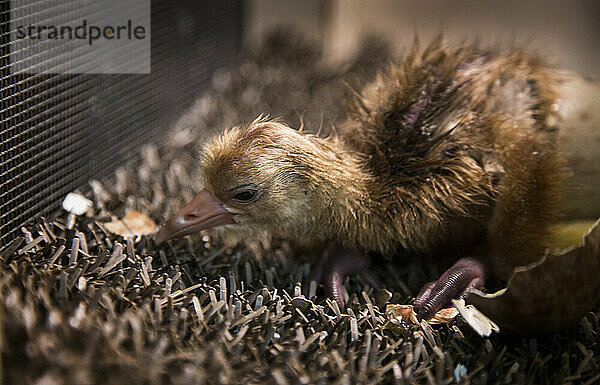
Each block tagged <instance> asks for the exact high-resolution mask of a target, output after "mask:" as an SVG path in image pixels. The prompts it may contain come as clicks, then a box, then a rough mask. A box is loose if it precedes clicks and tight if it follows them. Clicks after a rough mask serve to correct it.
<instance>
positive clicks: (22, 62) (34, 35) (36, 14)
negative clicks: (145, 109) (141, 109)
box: [9, 0, 152, 74]
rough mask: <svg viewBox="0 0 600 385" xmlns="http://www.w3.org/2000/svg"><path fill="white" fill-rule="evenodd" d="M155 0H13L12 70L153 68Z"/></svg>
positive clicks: (68, 71) (131, 71)
mask: <svg viewBox="0 0 600 385" xmlns="http://www.w3.org/2000/svg"><path fill="white" fill-rule="evenodd" d="M150 3H151V1H150V0H68V1H65V0H43V1H40V0H19V1H13V2H11V10H10V37H9V39H10V45H9V49H10V58H9V60H10V71H11V73H13V74H148V73H150V69H151V68H150V67H151V60H150V50H151V37H152V36H151V35H152V34H151V27H150V25H151V24H150V8H151V7H150Z"/></svg>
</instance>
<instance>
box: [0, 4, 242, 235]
mask: <svg viewBox="0 0 600 385" xmlns="http://www.w3.org/2000/svg"><path fill="white" fill-rule="evenodd" d="M40 3H43V1H40ZM0 5H1V7H2V8H1V17H2V18H1V20H0V25H1V38H2V40H1V49H2V57H1V60H2V61H1V72H0V76H1V80H0V81H1V89H2V94H1V102H0V119H1V123H0V183H1V189H0V207H1V208H2V212H1V220H0V237H1V238H0V240H1V243H0V244H3V243H6V242H7V241H9V240H10V239H12V238H14V236H16V235H17V234H19V233H20V227H21V226H22V225H23V224H24V223H26V222H27V221H29V220H31V219H34V218H36V217H39V216H47V215H49V214H51V213H52V212H53V211H55V210H56V209H57V208H58V207H59V205H60V202H61V200H62V198H63V197H64V196H65V195H66V194H67V193H68V192H69V191H72V190H73V189H75V188H77V187H79V186H82V185H84V184H85V182H86V181H87V180H88V179H89V178H91V177H94V178H97V177H101V176H106V175H108V174H110V173H112V172H113V170H114V169H115V168H116V167H117V166H118V165H121V164H123V163H124V162H128V161H132V160H134V159H135V157H137V154H138V151H137V149H138V148H139V147H140V145H141V144H143V143H145V142H148V141H153V140H157V139H159V138H160V137H161V135H164V133H165V132H166V130H167V128H168V127H169V125H170V124H172V123H173V122H174V121H175V120H176V119H177V118H178V117H179V115H180V114H181V113H182V112H183V111H184V110H185V109H186V108H187V107H188V106H189V105H190V104H191V102H192V101H193V100H194V98H195V97H196V96H197V95H198V93H199V92H201V91H202V90H203V89H204V88H205V86H206V85H207V83H208V81H209V79H210V76H211V74H212V72H213V71H214V70H215V69H218V68H221V67H224V66H228V65H230V64H232V63H233V61H234V60H235V57H236V54H237V52H238V51H239V46H240V37H241V21H242V8H241V1H239V0H237V1H236V0H233V1H231V0H215V1H210V0H202V1H198V0H185V1H184V0H178V1H152V8H151V9H152V11H151V21H152V28H151V29H152V31H151V36H152V40H151V41H152V58H151V63H152V72H151V74H147V75H145V74H144V75H11V74H10V68H9V66H10V57H9V55H8V54H9V52H10V37H9V32H10V9H11V7H16V6H18V2H17V1H0ZM48 12H49V15H50V13H51V10H50V11H48ZM125 54H127V53H125ZM130 56H131V57H130V58H129V59H128V60H136V58H135V56H134V55H130Z"/></svg>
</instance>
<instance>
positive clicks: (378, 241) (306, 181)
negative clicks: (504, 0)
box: [155, 42, 566, 318]
mask: <svg viewBox="0 0 600 385" xmlns="http://www.w3.org/2000/svg"><path fill="white" fill-rule="evenodd" d="M558 81H559V80H558V79H557V78H556V77H555V75H554V72H553V71H552V69H550V68H549V67H547V66H546V65H545V64H544V62H543V61H542V60H540V59H538V58H537V57H535V56H531V55H528V54H525V53H523V52H520V51H518V50H510V51H493V50H484V49H481V48H478V47H475V46H465V47H462V48H459V49H450V48H447V47H445V46H444V45H443V44H442V43H440V42H437V43H434V44H432V45H430V46H429V47H428V48H426V49H425V50H420V49H418V48H415V49H413V50H412V51H411V53H410V54H409V55H408V56H407V57H406V59H405V60H404V61H403V62H402V63H401V64H399V65H393V66H391V67H390V68H389V70H387V71H385V72H383V73H381V74H379V75H378V76H377V78H376V79H375V80H374V81H372V82H371V83H370V84H368V85H367V86H365V87H364V88H363V89H362V90H361V91H360V92H357V94H356V97H355V100H354V101H353V103H351V105H350V108H349V109H348V115H347V119H346V121H345V123H343V124H342V125H341V126H340V127H336V128H335V129H333V130H332V133H331V134H330V135H329V136H327V137H326V138H322V137H319V136H316V135H312V134H308V133H305V132H304V131H302V130H296V129H293V128H290V127H288V126H287V125H286V124H285V123H284V122H281V121H279V120H277V119H267V118H259V119H256V120H255V121H253V122H251V123H249V124H247V125H243V126H239V127H235V128H232V129H230V130H228V131H226V132H224V133H222V134H221V135H219V136H217V137H215V138H213V139H212V140H210V141H209V142H208V143H206V145H205V146H204V152H203V154H202V158H201V169H200V170H199V172H201V173H202V175H203V177H204V182H205V188H204V189H203V190H202V191H200V192H199V193H198V195H197V196H196V197H195V198H194V199H193V200H192V201H191V202H190V203H188V204H187V205H186V206H185V207H183V208H182V209H181V210H180V211H179V212H178V213H176V214H175V215H174V216H173V217H172V218H171V219H170V220H169V221H168V222H167V223H165V224H164V225H163V226H162V227H161V228H160V230H159V231H158V233H157V234H156V235H155V240H156V242H157V243H162V242H164V241H166V240H168V239H171V238H175V237H180V236H184V235H187V234H191V233H195V232H197V231H200V230H204V229H208V228H213V227H219V228H222V229H223V230H228V231H235V232H238V233H240V235H242V236H243V235H249V234H253V233H256V232H262V231H268V232H269V233H271V234H273V235H277V236H283V237H289V238H292V237H305V238H306V237H308V238H313V239H318V240H322V241H325V242H327V243H328V244H329V245H330V247H329V248H328V249H327V251H326V253H325V254H324V256H323V258H322V259H321V260H320V261H319V263H318V266H317V267H316V268H315V272H316V274H315V277H316V280H317V281H319V282H320V283H322V284H323V285H324V286H325V289H326V291H327V294H328V295H329V296H330V297H331V298H333V299H335V300H336V301H337V302H338V304H339V305H340V306H343V305H344V299H343V296H342V282H343V279H344V278H345V277H346V276H348V275H351V274H356V273H360V272H362V271H364V270H365V269H366V268H367V266H368V264H369V260H370V256H371V255H374V254H376V255H381V256H383V257H386V258H396V257H399V256H402V257H409V258H421V257H422V256H424V255H442V254H450V253H451V254H452V255H457V256H458V258H457V260H456V261H455V264H454V265H452V266H451V267H450V268H449V269H448V270H447V271H446V272H445V273H443V274H442V275H441V277H440V278H439V279H438V280H437V281H435V282H431V283H429V284H426V285H425V286H424V288H423V289H422V290H421V292H420V293H419V294H418V295H417V297H416V299H415V308H416V310H417V311H418V315H419V316H420V317H422V318H427V317H430V316H432V315H433V314H434V313H435V312H436V311H437V310H439V309H441V308H442V307H444V306H447V305H448V304H449V303H450V301H451V300H452V299H453V298H462V297H464V296H465V295H466V293H467V291H468V290H470V289H472V288H480V287H482V286H483V285H484V283H485V282H486V280H488V279H490V278H493V279H500V280H507V279H508V278H509V277H510V274H511V272H512V271H513V269H514V268H515V267H517V266H522V265H526V264H528V263H531V262H532V261H534V260H535V259H536V258H538V257H539V256H540V255H541V254H542V253H543V251H544V249H545V248H546V246H547V245H548V226H549V225H551V224H552V223H553V222H554V221H555V220H556V219H557V218H558V216H559V215H560V208H561V197H562V186H563V184H564V183H563V181H564V180H565V175H566V170H565V161H564V159H563V156H562V155H561V154H560V153H559V151H558V150H557V148H556V145H555V143H554V142H555V127H554V124H555V121H556V117H555V115H556V107H555V103H556V102H555V100H556V97H557V95H556V84H557V82H558ZM265 112H267V111H265Z"/></svg>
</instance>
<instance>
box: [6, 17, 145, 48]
mask: <svg viewBox="0 0 600 385" xmlns="http://www.w3.org/2000/svg"><path fill="white" fill-rule="evenodd" d="M146 37H147V31H146V28H145V27H144V26H143V25H134V24H133V22H132V21H131V19H129V20H127V24H126V25H117V26H112V25H107V26H103V27H100V26H97V25H88V21H87V20H86V19H84V20H83V21H82V23H81V24H80V25H77V26H70V25H61V26H55V25H29V26H24V25H20V26H18V27H17V38H18V39H26V38H29V39H32V40H35V39H38V40H41V39H48V40H73V39H80V40H86V41H87V43H88V44H89V45H92V44H93V43H94V41H96V40H99V39H106V40H115V39H116V40H121V39H128V40H132V39H137V40H142V39H145V38H146Z"/></svg>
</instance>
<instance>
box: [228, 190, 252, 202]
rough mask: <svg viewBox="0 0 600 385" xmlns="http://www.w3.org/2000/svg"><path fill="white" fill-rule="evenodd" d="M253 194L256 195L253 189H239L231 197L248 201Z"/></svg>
mask: <svg viewBox="0 0 600 385" xmlns="http://www.w3.org/2000/svg"><path fill="white" fill-rule="evenodd" d="M255 196H256V191H255V190H244V191H240V192H239V193H237V194H235V195H234V196H233V199H235V200H238V201H249V200H250V199H252V198H254V197H255Z"/></svg>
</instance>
